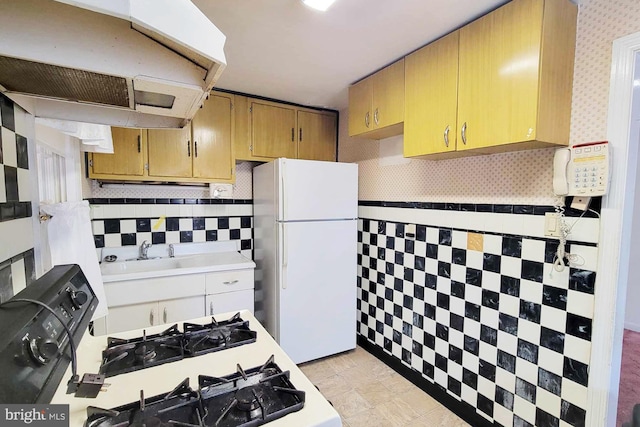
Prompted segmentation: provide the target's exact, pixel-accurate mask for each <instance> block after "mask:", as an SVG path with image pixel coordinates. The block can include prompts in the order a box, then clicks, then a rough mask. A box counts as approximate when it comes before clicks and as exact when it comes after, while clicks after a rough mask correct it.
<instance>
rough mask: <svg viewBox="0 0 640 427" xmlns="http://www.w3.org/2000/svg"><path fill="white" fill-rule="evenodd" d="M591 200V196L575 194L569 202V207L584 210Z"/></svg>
mask: <svg viewBox="0 0 640 427" xmlns="http://www.w3.org/2000/svg"><path fill="white" fill-rule="evenodd" d="M590 202H591V197H585V196H575V197H574V198H573V201H572V202H571V208H572V209H577V210H579V211H586V210H587V208H588V207H589V203H590Z"/></svg>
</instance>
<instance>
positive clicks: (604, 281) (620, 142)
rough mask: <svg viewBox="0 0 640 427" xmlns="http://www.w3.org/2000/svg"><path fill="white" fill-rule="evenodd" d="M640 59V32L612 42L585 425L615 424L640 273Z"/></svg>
mask: <svg viewBox="0 0 640 427" xmlns="http://www.w3.org/2000/svg"><path fill="white" fill-rule="evenodd" d="M639 55H640V33H636V34H632V35H629V36H626V37H623V38H620V39H617V40H615V41H614V42H613V50H612V68H611V70H612V71H611V84H610V91H609V109H608V123H607V140H608V141H609V144H610V146H611V148H612V158H613V162H612V165H611V168H610V176H611V185H610V190H609V194H608V195H606V196H604V197H603V204H602V216H601V226H600V239H599V242H600V245H599V252H600V256H599V259H598V277H597V279H596V304H595V313H594V316H595V319H596V320H597V321H596V322H594V330H593V342H594V343H596V345H594V347H593V349H592V354H591V369H590V379H589V408H590V411H589V413H588V416H587V417H588V418H587V425H606V426H614V425H616V415H617V403H618V396H619V395H618V388H619V383H620V378H621V373H620V367H621V359H622V347H623V345H622V343H623V332H624V325H625V308H626V307H625V305H626V299H627V290H628V286H627V284H628V283H630V281H631V280H634V274H638V273H640V270H639V271H635V270H634V265H635V264H637V263H636V262H634V259H633V258H632V257H631V254H632V249H633V248H632V242H633V230H634V226H635V228H636V229H638V230H636V232H637V233H638V236H640V218H639V220H638V221H637V223H636V224H634V222H635V221H634V212H635V211H636V209H635V204H636V200H637V201H638V204H639V206H640V197H639V198H638V199H636V197H635V193H636V179H637V173H638V167H637V163H638V148H639V145H640V141H638V132H637V131H636V132H635V135H633V134H632V126H631V125H632V117H633V116H632V105H634V103H633V95H634V92H635V90H634V89H635V87H637V86H635V87H634V80H637V79H638V77H637V76H636V70H640V66H636V64H637V63H638V61H639V59H638V56H639ZM637 104H638V103H636V105H637ZM638 187H639V188H640V186H638ZM639 216H640V214H639Z"/></svg>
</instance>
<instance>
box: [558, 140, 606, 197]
mask: <svg viewBox="0 0 640 427" xmlns="http://www.w3.org/2000/svg"><path fill="white" fill-rule="evenodd" d="M609 161H610V153H609V142H608V141H601V142H590V143H586V144H579V145H574V146H573V147H570V148H560V149H558V150H556V152H555V155H554V157H553V192H554V193H555V194H556V195H558V196H584V197H592V196H603V195H605V194H606V193H607V190H608V187H609Z"/></svg>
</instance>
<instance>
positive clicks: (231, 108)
mask: <svg viewBox="0 0 640 427" xmlns="http://www.w3.org/2000/svg"><path fill="white" fill-rule="evenodd" d="M231 109H232V110H233V102H232V103H231Z"/></svg>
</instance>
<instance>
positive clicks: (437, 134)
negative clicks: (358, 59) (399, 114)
mask: <svg viewBox="0 0 640 427" xmlns="http://www.w3.org/2000/svg"><path fill="white" fill-rule="evenodd" d="M458 39H459V33H458V32H457V31H456V32H453V33H451V34H449V35H448V36H446V37H444V38H442V39H440V40H438V41H436V42H434V43H431V44H430V45H427V46H425V47H423V48H422V49H420V50H418V51H416V52H414V53H412V54H411V55H409V56H407V57H406V58H405V87H406V93H405V118H404V156H405V157H413V156H421V155H425V154H433V153H443V152H447V151H455V149H456V135H457V132H458V129H457V126H456V120H457V117H456V116H457V111H458Z"/></svg>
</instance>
